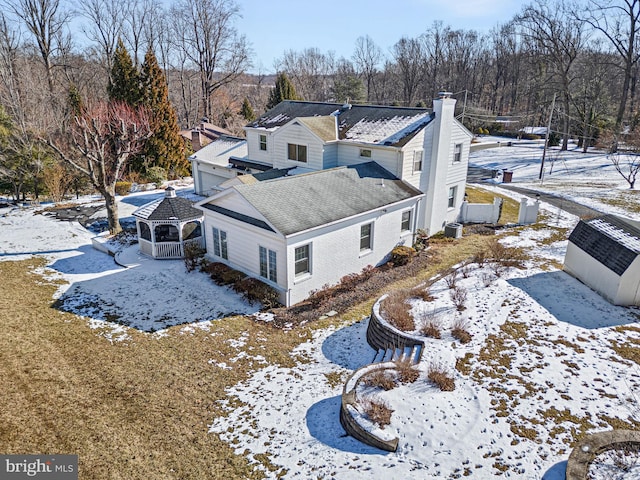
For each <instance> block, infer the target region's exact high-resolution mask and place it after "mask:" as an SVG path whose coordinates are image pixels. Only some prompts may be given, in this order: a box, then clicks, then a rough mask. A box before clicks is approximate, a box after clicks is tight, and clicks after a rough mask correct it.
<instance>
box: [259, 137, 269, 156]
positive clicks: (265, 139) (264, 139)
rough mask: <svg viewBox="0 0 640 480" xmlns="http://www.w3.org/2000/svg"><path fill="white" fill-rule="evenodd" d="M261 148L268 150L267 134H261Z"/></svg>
mask: <svg viewBox="0 0 640 480" xmlns="http://www.w3.org/2000/svg"><path fill="white" fill-rule="evenodd" d="M260 150H263V151H265V152H266V151H267V136H266V135H260Z"/></svg>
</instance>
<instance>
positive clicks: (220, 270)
mask: <svg viewBox="0 0 640 480" xmlns="http://www.w3.org/2000/svg"><path fill="white" fill-rule="evenodd" d="M202 271H203V272H205V273H208V274H209V276H210V277H211V279H212V280H213V281H214V282H216V283H217V284H218V285H230V284H232V283H236V282H239V281H240V280H242V279H244V278H245V277H246V275H245V274H244V273H242V272H239V271H237V270H234V269H233V268H231V267H230V266H229V265H226V264H224V263H220V262H214V263H207V264H205V265H203V267H202Z"/></svg>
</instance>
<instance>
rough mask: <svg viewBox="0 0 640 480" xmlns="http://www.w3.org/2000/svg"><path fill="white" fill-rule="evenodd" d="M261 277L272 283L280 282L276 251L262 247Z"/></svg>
mask: <svg viewBox="0 0 640 480" xmlns="http://www.w3.org/2000/svg"><path fill="white" fill-rule="evenodd" d="M260 276H261V277H263V278H266V279H268V280H271V281H272V282H277V281H278V267H277V262H276V252H275V251H274V250H268V249H266V248H265V247H260Z"/></svg>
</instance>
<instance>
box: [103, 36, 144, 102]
mask: <svg viewBox="0 0 640 480" xmlns="http://www.w3.org/2000/svg"><path fill="white" fill-rule="evenodd" d="M107 94H108V95H109V100H111V101H119V102H125V103H127V104H129V105H131V106H132V107H135V106H136V105H137V104H138V103H140V100H141V97H140V75H139V74H138V71H137V70H136V67H135V66H134V65H133V60H131V55H129V52H128V51H127V48H126V47H125V46H124V43H123V42H122V40H121V39H118V45H117V46H116V51H115V52H114V54H113V66H112V67H111V72H110V75H109V84H108V85H107Z"/></svg>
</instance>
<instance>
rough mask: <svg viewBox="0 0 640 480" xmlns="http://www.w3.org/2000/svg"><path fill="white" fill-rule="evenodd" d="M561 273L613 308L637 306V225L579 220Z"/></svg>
mask: <svg viewBox="0 0 640 480" xmlns="http://www.w3.org/2000/svg"><path fill="white" fill-rule="evenodd" d="M564 271H566V272H567V273H569V274H570V275H572V276H574V277H576V278H577V279H578V280H580V281H581V282H582V283H584V284H586V285H588V286H589V287H591V288H593V289H594V290H595V291H597V292H598V293H600V294H601V295H602V296H603V297H605V298H606V299H607V300H609V301H610V302H611V303H613V304H614V305H640V222H635V221H633V220H629V219H625V218H621V217H617V216H615V215H605V216H602V217H598V218H594V219H591V220H581V221H580V222H579V223H578V225H577V226H576V228H575V229H574V230H573V232H571V235H570V236H569V244H568V245H567V253H566V255H565V259H564Z"/></svg>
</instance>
